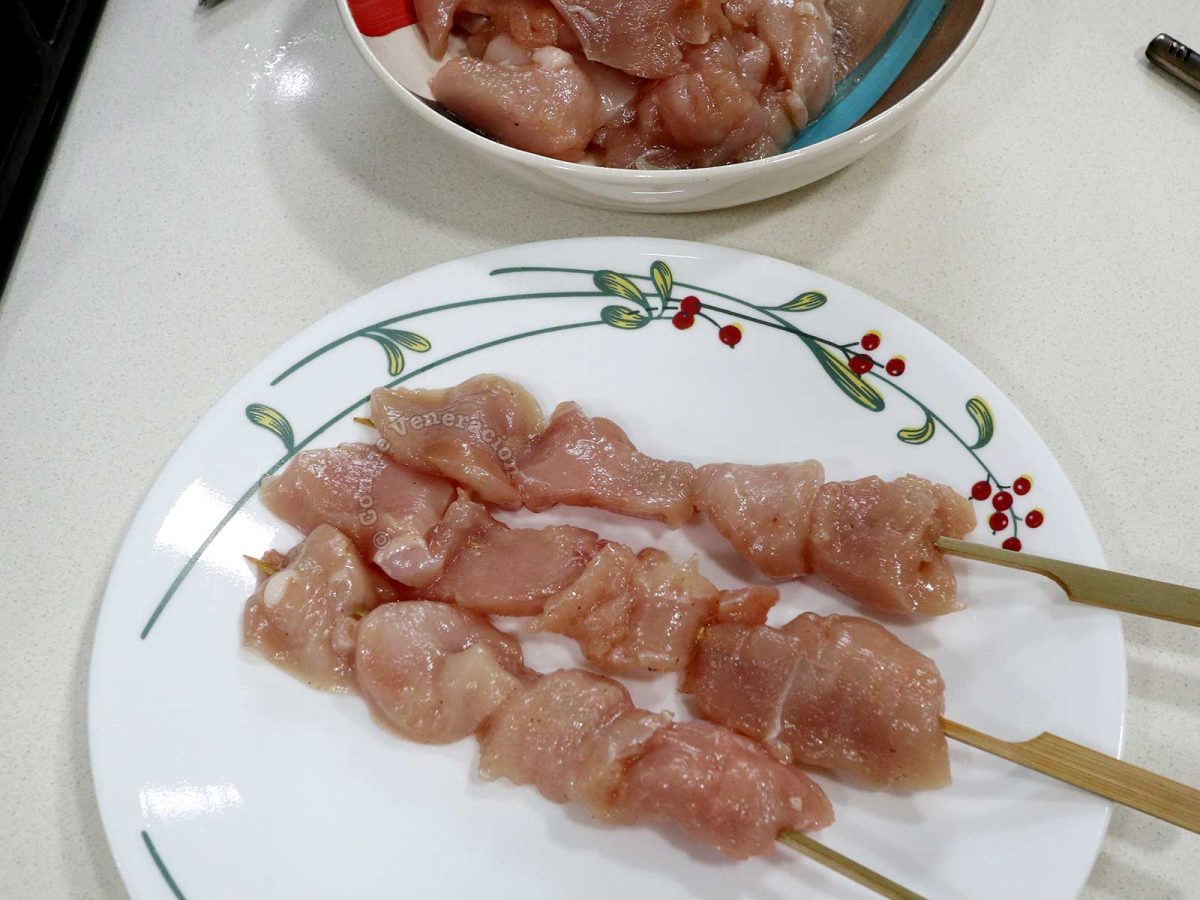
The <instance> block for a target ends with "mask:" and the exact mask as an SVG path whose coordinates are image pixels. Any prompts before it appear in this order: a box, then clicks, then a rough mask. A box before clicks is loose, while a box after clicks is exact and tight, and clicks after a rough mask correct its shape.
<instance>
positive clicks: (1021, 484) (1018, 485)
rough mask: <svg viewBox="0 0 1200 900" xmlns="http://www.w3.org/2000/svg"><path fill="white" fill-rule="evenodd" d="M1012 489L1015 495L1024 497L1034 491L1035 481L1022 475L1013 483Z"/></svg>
mask: <svg viewBox="0 0 1200 900" xmlns="http://www.w3.org/2000/svg"><path fill="white" fill-rule="evenodd" d="M1012 489H1013V493H1014V494H1019V495H1020V496H1022V497H1024V496H1025V495H1026V494H1028V493H1029V492H1030V491H1031V490H1033V479H1032V478H1030V477H1029V476H1028V475H1022V476H1021V477H1020V478H1018V479H1017V480H1016V481H1014V482H1013V488H1012Z"/></svg>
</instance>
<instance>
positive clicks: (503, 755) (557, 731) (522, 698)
mask: <svg viewBox="0 0 1200 900" xmlns="http://www.w3.org/2000/svg"><path fill="white" fill-rule="evenodd" d="M480 742H481V745H482V754H481V762H480V771H481V774H482V775H483V777H484V778H488V779H493V778H508V779H509V780H510V781H512V782H514V783H516V784H532V785H534V786H535V787H537V789H538V790H539V791H541V793H542V794H543V795H544V796H546V797H548V798H549V799H551V800H555V801H557V802H564V801H567V800H575V801H578V802H581V803H583V804H584V805H585V806H586V807H587V809H588V811H589V812H591V813H592V815H593V816H595V817H596V818H598V819H601V820H603V821H608V822H613V823H626V824H627V823H633V822H639V821H643V822H654V821H673V822H676V823H677V824H679V825H680V826H681V827H682V828H683V829H684V831H686V832H687V833H688V834H689V835H691V836H692V837H693V838H695V839H697V840H699V841H702V842H704V843H706V844H709V845H711V846H713V847H716V848H717V849H718V850H720V851H722V852H723V853H727V854H729V855H730V856H734V857H738V858H745V857H747V856H753V855H760V854H766V853H769V852H770V851H771V848H772V845H773V842H774V840H775V838H776V836H777V835H778V834H779V832H780V831H783V830H784V829H789V828H796V829H811V828H820V827H822V826H824V825H828V824H829V823H830V822H831V821H832V820H833V812H832V810H831V808H830V806H829V800H828V798H826V796H825V794H824V792H823V791H822V790H821V789H820V787H818V786H817V785H816V784H815V783H814V782H813V781H811V780H810V779H809V778H808V777H807V776H805V775H804V774H803V773H802V772H800V771H799V770H798V769H794V768H792V767H790V766H786V765H783V764H782V763H780V762H778V761H776V760H775V759H772V758H771V756H770V755H768V754H767V753H766V752H765V751H764V750H763V749H762V748H761V747H759V746H758V745H756V744H755V743H754V742H753V741H750V740H747V739H746V738H744V737H740V736H739V735H736V734H733V733H732V732H730V731H728V730H726V729H724V728H721V727H719V726H716V725H712V724H709V723H707V722H689V723H684V724H674V723H672V722H671V721H670V718H669V717H668V716H666V715H661V714H659V715H656V714H653V713H650V712H647V711H646V710H641V709H637V708H635V707H634V705H633V701H632V700H631V699H630V697H629V692H628V691H626V690H625V688H624V687H623V686H622V685H621V684H620V683H618V682H616V681H613V680H612V679H610V678H605V677H602V676H599V675H593V674H591V673H590V672H584V671H582V670H580V669H568V670H565V671H559V672H554V673H552V674H550V675H546V676H544V677H542V678H541V679H539V680H538V681H537V682H535V683H533V684H532V685H529V686H526V687H524V688H523V689H522V690H520V691H519V692H516V693H514V694H513V695H512V696H511V697H510V698H509V699H508V700H507V701H506V702H505V703H504V705H503V706H502V707H501V708H500V710H499V711H498V712H497V713H496V715H495V716H494V717H493V718H492V720H491V721H490V722H489V723H488V724H487V726H486V728H485V729H484V730H483V732H482V733H481V736H480Z"/></svg>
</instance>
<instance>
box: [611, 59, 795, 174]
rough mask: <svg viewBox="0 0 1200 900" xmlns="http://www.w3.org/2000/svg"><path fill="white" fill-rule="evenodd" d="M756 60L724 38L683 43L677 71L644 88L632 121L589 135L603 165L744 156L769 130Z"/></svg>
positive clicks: (693, 163) (665, 164)
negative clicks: (593, 136)
mask: <svg viewBox="0 0 1200 900" xmlns="http://www.w3.org/2000/svg"><path fill="white" fill-rule="evenodd" d="M759 63H760V59H758V58H757V57H756V56H755V54H754V53H753V51H752V52H751V53H750V55H749V56H744V55H743V54H741V53H740V52H739V49H738V47H737V45H736V44H735V43H734V42H733V41H731V40H728V39H725V38H720V37H719V38H715V39H714V40H713V41H711V42H710V43H709V44H707V45H705V46H703V47H691V48H688V50H687V52H686V53H685V55H684V64H683V67H682V70H681V71H680V72H678V73H676V74H674V75H671V76H670V77H668V78H664V79H662V80H659V81H656V82H651V83H649V84H648V85H647V87H646V89H645V90H644V91H643V93H642V97H641V99H640V100H639V101H638V105H637V113H636V117H635V118H634V119H633V121H631V122H629V123H627V124H625V125H622V126H616V127H610V128H606V129H604V130H603V131H602V132H601V133H599V134H598V135H597V138H596V143H597V144H598V145H600V147H601V151H602V153H601V159H602V161H603V163H604V165H606V166H614V167H621V168H635V167H636V168H692V167H697V166H712V165H720V164H723V163H727V162H733V161H738V160H742V159H747V158H750V157H749V155H748V154H752V153H756V152H758V150H757V149H755V148H758V147H760V145H761V146H762V147H764V148H765V147H766V144H764V143H763V141H764V135H766V134H767V133H768V131H769V130H770V127H771V115H770V113H769V112H768V110H767V109H766V108H765V107H764V106H763V104H762V103H761V102H760V100H759V96H760V94H761V93H762V92H763V84H762V81H761V79H762V78H763V77H765V73H764V72H762V71H759V69H760V65H759ZM743 64H745V65H746V67H747V71H748V72H749V73H750V74H748V75H747V74H743V70H742V66H743ZM791 133H792V129H791V127H790V126H789V131H788V134H789V135H790V134H791Z"/></svg>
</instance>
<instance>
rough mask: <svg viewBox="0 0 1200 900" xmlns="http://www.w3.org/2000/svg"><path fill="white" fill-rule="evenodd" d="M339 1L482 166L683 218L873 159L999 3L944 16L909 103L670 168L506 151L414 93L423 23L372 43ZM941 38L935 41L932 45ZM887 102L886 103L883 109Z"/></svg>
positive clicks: (551, 189)
mask: <svg viewBox="0 0 1200 900" xmlns="http://www.w3.org/2000/svg"><path fill="white" fill-rule="evenodd" d="M337 2H338V7H339V8H340V9H341V12H342V21H343V22H344V23H345V25H346V29H347V31H349V33H350V39H351V40H352V41H353V42H354V46H356V47H357V48H358V51H359V53H361V54H362V56H363V58H364V59H365V60H366V61H367V63H368V65H370V67H371V68H372V69H373V70H374V72H375V74H376V75H378V76H379V78H380V79H381V80H382V81H383V83H384V84H385V85H387V87H388V89H389V90H391V92H392V93H393V94H395V95H396V96H397V97H398V98H399V99H400V102H401V103H402V104H404V106H406V107H407V108H408V109H409V110H411V111H412V113H413V114H414V115H416V116H418V117H419V118H421V119H424V120H425V121H426V122H428V123H430V124H431V125H432V126H433V127H435V128H437V129H438V130H439V131H441V132H442V133H443V134H445V135H446V136H447V137H448V138H449V139H450V140H453V141H455V142H457V143H458V144H459V145H460V146H463V147H465V148H467V150H468V151H469V152H470V153H471V154H472V155H473V156H474V157H475V158H477V159H479V160H480V161H481V162H484V163H486V164H488V165H490V166H492V167H493V168H495V169H498V170H499V171H500V172H502V173H504V174H506V175H508V176H510V177H512V178H513V179H515V180H516V181H519V182H520V183H521V184H523V185H525V186H527V187H530V188H532V189H533V190H535V191H540V192H541V193H543V194H548V195H550V196H552V197H556V198H558V199H560V200H570V201H573V202H575V203H582V204H585V205H588V206H599V207H603V208H606V209H621V210H631V211H634V212H672V213H675V212H700V211H703V210H711V209H723V208H725V207H728V206H737V205H739V204H742V203H752V202H754V201H756V200H763V199H765V198H767V197H774V196H777V195H779V194H784V193H786V192H788V191H792V190H795V189H796V188H798V187H803V186H804V185H806V184H811V183H812V182H814V181H817V180H819V179H821V178H824V177H825V176H826V175H831V174H833V173H834V172H836V171H838V170H839V169H841V168H844V167H845V166H848V165H849V164H850V163H852V162H854V161H855V160H856V159H858V158H859V157H861V156H863V155H865V154H866V153H867V151H869V150H870V149H871V148H872V147H874V146H876V145H877V144H879V143H880V142H882V141H883V140H884V139H885V138H888V137H890V136H891V135H893V134H895V133H896V132H897V131H898V130H899V129H900V128H901V127H903V126H904V125H905V124H907V123H908V121H909V120H910V119H912V118H913V116H915V115H916V114H917V111H918V110H920V109H921V108H922V107H923V106H924V105H925V104H926V102H928V100H929V98H930V97H932V96H933V95H934V94H935V93H936V92H937V90H938V89H939V88H940V87H941V86H942V85H943V84H945V83H946V80H947V79H948V78H949V77H950V76H951V75H952V74H953V73H954V71H955V70H956V69H957V68H958V67H959V64H960V63H962V61H963V59H965V58H966V56H967V54H968V53H970V52H971V48H972V47H974V46H975V43H976V41H978V39H979V35H980V33H981V32H982V31H983V28H984V25H985V24H986V23H987V20H988V17H989V16H990V14H991V11H992V6H993V5H994V3H995V0H962V2H955V0H950V2H949V3H948V4H947V7H948V9H947V12H946V13H945V14H944V15H945V16H947V17H950V16H953V18H954V19H956V20H957V28H955V29H954V30H953V31H951V32H949V33H944V34H943V36H942V39H941V41H942V44H943V46H942V47H941V48H939V49H938V50H937V51H936V53H937V55H936V56H935V57H934V58H933V60H932V66H933V68H932V72H931V73H930V74H929V75H928V76H927V77H924V78H923V80H921V81H920V83H919V84H916V85H915V86H914V87H912V89H911V90H910V91H909V92H908V93H907V95H906V96H904V97H902V98H901V99H899V100H898V101H896V102H895V103H894V104H892V105H891V106H889V107H887V108H886V109H883V110H882V111H881V112H878V114H877V115H874V116H873V117H871V118H869V119H867V120H866V121H864V122H862V123H861V124H859V125H857V126H855V127H854V128H851V129H850V130H849V131H845V132H843V133H841V134H839V135H837V136H836V137H832V138H829V139H827V140H824V141H820V142H819V143H816V144H813V145H812V146H809V147H804V148H803V149H800V150H792V151H790V152H788V153H781V154H779V155H777V156H771V157H768V158H766V159H760V160H756V161H754V162H745V163H734V164H731V165H726V166H716V167H713V168H708V169H682V170H668V171H663V170H658V171H639V170H631V169H606V168H601V167H600V166H592V165H586V164H583V163H570V162H561V161H559V160H555V159H549V158H548V157H545V156H538V155H537V154H535V153H529V152H527V151H525V150H517V149H515V148H513V147H507V146H505V145H503V144H500V143H497V142H496V141H492V140H489V139H487V138H485V137H481V136H480V135H478V134H475V133H474V132H472V131H470V130H468V129H466V128H463V127H462V126H461V125H458V124H456V123H455V122H453V121H451V120H449V119H447V118H446V117H445V116H442V115H440V114H439V113H437V112H435V111H434V110H432V109H430V108H429V107H428V106H426V105H425V104H424V103H423V102H422V101H421V100H420V99H419V98H418V97H416V96H414V95H413V93H412V91H410V90H409V89H408V88H406V87H405V84H408V85H423V84H425V83H426V82H427V81H428V79H429V77H431V76H432V74H433V72H434V71H436V69H437V67H438V65H439V63H438V62H436V61H435V60H433V59H431V58H430V56H429V54H428V52H427V51H426V48H425V44H424V41H423V40H422V39H421V36H420V34H419V29H418V28H417V26H415V25H411V26H408V27H407V28H401V29H399V30H397V31H393V32H392V33H391V34H388V35H384V36H383V37H366V36H364V35H363V34H361V33H360V32H359V30H358V27H357V26H356V25H355V23H354V19H353V17H352V16H351V13H350V8H349V5H348V0H337ZM943 31H945V29H943ZM934 39H935V36H931V39H930V40H931V41H933V40H934ZM929 66H930V62H929V61H928V60H927V61H926V67H927V68H928V67H929ZM887 100H888V98H886V97H885V98H884V103H886V102H887ZM881 105H883V104H881ZM877 108H878V107H877Z"/></svg>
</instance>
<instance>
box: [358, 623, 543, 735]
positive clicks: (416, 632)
mask: <svg viewBox="0 0 1200 900" xmlns="http://www.w3.org/2000/svg"><path fill="white" fill-rule="evenodd" d="M355 673H356V675H357V677H358V687H359V690H361V691H362V694H363V696H364V697H366V698H367V700H369V701H370V703H371V705H372V706H373V707H374V708H375V709H376V710H377V711H378V712H379V713H380V715H382V716H383V718H384V719H386V720H387V721H388V722H389V723H390V724H391V725H393V726H394V727H395V728H396V730H397V731H399V732H400V734H401V735H402V736H403V737H406V738H408V739H409V740H413V741H420V742H421V743H424V744H448V743H451V742H452V741H457V740H459V739H461V738H464V737H466V736H467V735H468V734H471V733H472V732H474V731H475V730H476V729H477V728H478V727H479V726H480V725H482V724H483V722H484V721H485V720H486V719H487V718H488V717H489V716H490V715H491V714H492V713H493V712H495V711H496V709H497V708H499V706H500V704H501V703H503V702H504V700H505V698H506V697H508V695H509V694H510V693H512V691H514V690H515V689H516V688H517V687H518V686H519V685H520V684H521V680H522V679H523V678H527V677H529V672H528V670H527V669H526V668H525V666H524V662H523V657H522V654H521V645H520V644H519V643H517V641H516V639H515V638H512V637H510V636H509V635H506V634H504V633H503V632H501V631H498V630H497V629H496V628H495V627H493V626H492V624H491V623H490V622H489V621H488V620H487V618H486V617H484V616H481V615H479V614H478V613H474V612H470V611H468V610H464V609H459V608H458V607H456V606H450V605H448V604H445V603H431V602H426V601H422V600H412V601H408V602H404V603H389V604H387V605H386V606H380V607H378V608H377V609H375V610H374V611H373V612H371V613H369V614H368V615H367V616H366V618H364V619H363V620H362V621H361V622H359V624H358V653H357V657H356V659H355Z"/></svg>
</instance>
